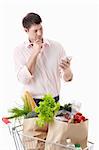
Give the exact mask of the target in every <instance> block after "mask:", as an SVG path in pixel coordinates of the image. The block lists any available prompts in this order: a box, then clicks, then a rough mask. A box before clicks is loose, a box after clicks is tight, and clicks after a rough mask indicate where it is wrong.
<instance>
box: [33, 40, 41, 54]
mask: <svg viewBox="0 0 99 150" xmlns="http://www.w3.org/2000/svg"><path fill="white" fill-rule="evenodd" d="M42 47H43V43H42V40H36V41H34V43H33V53H34V54H35V55H38V54H39V53H41V49H42Z"/></svg>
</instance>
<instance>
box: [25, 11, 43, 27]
mask: <svg viewBox="0 0 99 150" xmlns="http://www.w3.org/2000/svg"><path fill="white" fill-rule="evenodd" d="M41 22H42V19H41V17H40V16H39V15H38V14H35V13H28V14H27V15H26V16H25V17H24V18H23V20H22V25H23V27H24V28H27V29H29V28H30V27H31V26H32V25H34V24H40V23H41Z"/></svg>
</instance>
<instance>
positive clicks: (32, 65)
mask: <svg viewBox="0 0 99 150" xmlns="http://www.w3.org/2000/svg"><path fill="white" fill-rule="evenodd" d="M36 59H37V54H32V55H31V56H30V58H29V60H28V62H27V68H28V70H29V72H30V73H31V75H32V74H34V71H35V65H36Z"/></svg>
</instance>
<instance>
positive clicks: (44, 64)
mask: <svg viewBox="0 0 99 150" xmlns="http://www.w3.org/2000/svg"><path fill="white" fill-rule="evenodd" d="M31 53H32V46H31V43H30V42H29V41H28V42H24V43H23V44H21V45H20V46H18V47H17V48H16V49H15V52H14V61H15V68H16V72H17V78H18V80H19V81H20V82H22V83H23V84H24V90H28V91H29V92H30V93H31V94H32V95H33V97H34V98H42V97H43V96H44V94H47V93H51V94H52V95H53V97H55V96H57V95H59V93H60V77H61V70H60V67H59V64H60V61H61V59H62V58H65V57H66V54H65V51H64V49H63V47H62V46H61V45H60V44H59V43H58V42H55V41H51V40H45V41H44V47H43V50H42V54H40V55H39V56H38V57H37V61H36V66H35V72H34V74H33V75H31V74H30V72H29V70H28V68H27V66H26V63H27V61H28V59H29V57H30V56H31Z"/></svg>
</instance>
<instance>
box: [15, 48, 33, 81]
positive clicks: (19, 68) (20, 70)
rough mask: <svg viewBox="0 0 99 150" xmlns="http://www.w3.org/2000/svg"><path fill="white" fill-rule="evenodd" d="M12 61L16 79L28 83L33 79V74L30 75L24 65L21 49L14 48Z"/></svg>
mask: <svg viewBox="0 0 99 150" xmlns="http://www.w3.org/2000/svg"><path fill="white" fill-rule="evenodd" d="M14 62H15V70H16V74H17V78H18V80H19V81H20V82H22V83H23V84H29V83H30V82H31V81H32V80H33V75H31V73H30V72H29V70H28V68H27V66H26V60H25V57H24V56H23V55H22V52H21V49H18V48H16V49H15V51H14Z"/></svg>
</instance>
